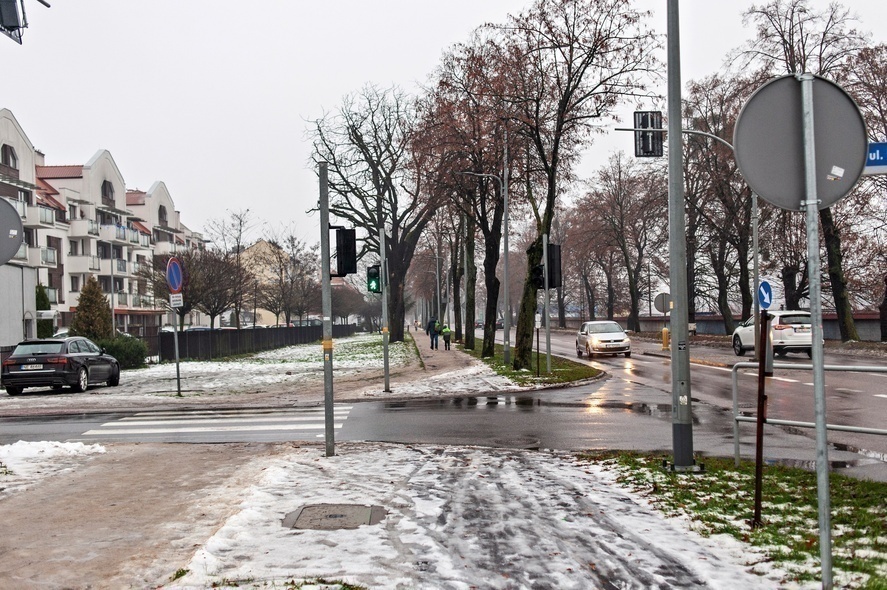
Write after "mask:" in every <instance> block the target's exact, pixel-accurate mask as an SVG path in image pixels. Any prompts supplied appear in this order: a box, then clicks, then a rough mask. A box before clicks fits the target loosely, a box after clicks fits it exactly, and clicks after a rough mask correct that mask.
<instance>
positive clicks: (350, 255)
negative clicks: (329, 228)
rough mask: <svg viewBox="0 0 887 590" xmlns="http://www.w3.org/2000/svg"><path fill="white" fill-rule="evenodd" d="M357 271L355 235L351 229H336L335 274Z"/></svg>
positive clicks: (343, 274)
mask: <svg viewBox="0 0 887 590" xmlns="http://www.w3.org/2000/svg"><path fill="white" fill-rule="evenodd" d="M356 272H357V235H356V233H355V231H354V230H353V229H346V228H337V229H336V276H338V277H344V276H345V275H348V274H353V273H356Z"/></svg>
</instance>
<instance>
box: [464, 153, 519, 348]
mask: <svg viewBox="0 0 887 590" xmlns="http://www.w3.org/2000/svg"><path fill="white" fill-rule="evenodd" d="M505 162H506V164H505V166H504V173H505V174H504V177H505V180H504V181H503V179H501V178H499V177H498V176H497V175H495V174H484V173H481V172H469V171H467V170H466V171H463V172H460V173H459V174H468V175H470V176H478V177H480V178H492V179H493V180H495V181H496V182H498V183H499V190H500V191H502V200H503V201H504V203H503V205H504V207H505V228H504V234H505V256H504V260H503V272H502V282H503V283H504V284H505V293H504V300H505V318H504V322H503V324H502V331H503V332H504V338H505V340H504V342H503V347H502V348H503V350H504V360H505V364H506V365H507V364H509V363H510V362H511V347H510V344H509V343H510V339H511V309H510V308H509V306H508V164H507V162H508V143H507V142H506V144H505ZM466 329H467V326H466Z"/></svg>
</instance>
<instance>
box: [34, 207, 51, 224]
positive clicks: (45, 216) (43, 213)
mask: <svg viewBox="0 0 887 590" xmlns="http://www.w3.org/2000/svg"><path fill="white" fill-rule="evenodd" d="M37 209H38V210H39V211H40V223H45V224H46V225H55V211H53V210H52V209H48V208H46V207H37Z"/></svg>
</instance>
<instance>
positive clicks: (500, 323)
mask: <svg viewBox="0 0 887 590" xmlns="http://www.w3.org/2000/svg"><path fill="white" fill-rule="evenodd" d="M504 327H505V319H504V318H499V319H498V320H496V329H497V330H501V329H503V328H504Z"/></svg>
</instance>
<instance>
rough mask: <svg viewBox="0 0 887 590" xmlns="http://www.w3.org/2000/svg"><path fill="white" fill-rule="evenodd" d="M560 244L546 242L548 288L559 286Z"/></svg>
mask: <svg viewBox="0 0 887 590" xmlns="http://www.w3.org/2000/svg"><path fill="white" fill-rule="evenodd" d="M561 282H562V281H561V246H560V244H548V288H549V289H560V288H561Z"/></svg>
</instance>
